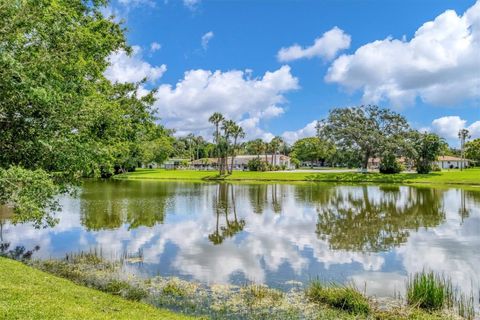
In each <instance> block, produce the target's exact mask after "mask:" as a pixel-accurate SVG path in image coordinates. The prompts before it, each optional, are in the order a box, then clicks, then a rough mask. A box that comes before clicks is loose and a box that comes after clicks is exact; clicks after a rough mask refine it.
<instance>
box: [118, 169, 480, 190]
mask: <svg viewBox="0 0 480 320" xmlns="http://www.w3.org/2000/svg"><path fill="white" fill-rule="evenodd" d="M114 178H115V179H126V180H197V181H198V180H200V181H267V182H268V181H272V182H296V181H310V182H346V183H352V182H354V183H403V184H442V185H466V186H480V169H467V170H464V171H459V170H451V171H442V172H432V173H429V174H417V173H399V174H381V173H368V174H363V173H358V172H350V171H346V172H338V171H335V172H329V171H328V170H325V171H319V172H318V173H317V172H295V171H291V172H285V171H281V172H280V171H279V172H274V171H271V172H253V171H234V172H233V174H231V175H228V176H219V175H218V173H217V172H216V171H195V170H164V169H138V170H137V171H135V172H129V173H125V174H121V175H118V176H115V177H114Z"/></svg>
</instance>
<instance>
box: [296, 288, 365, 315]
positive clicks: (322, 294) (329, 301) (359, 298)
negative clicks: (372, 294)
mask: <svg viewBox="0 0 480 320" xmlns="http://www.w3.org/2000/svg"><path fill="white" fill-rule="evenodd" d="M305 295H306V297H307V299H308V300H310V301H312V302H316V303H323V304H326V305H328V306H330V307H334V308H337V309H341V310H344V311H347V312H351V313H353V314H368V313H370V304H369V302H368V299H367V298H366V297H365V296H364V295H363V294H361V293H360V292H358V290H356V289H355V288H352V287H338V286H336V287H324V286H323V285H322V284H321V283H320V281H318V280H315V281H313V282H312V283H310V285H309V287H308V288H307V289H306V292H305Z"/></svg>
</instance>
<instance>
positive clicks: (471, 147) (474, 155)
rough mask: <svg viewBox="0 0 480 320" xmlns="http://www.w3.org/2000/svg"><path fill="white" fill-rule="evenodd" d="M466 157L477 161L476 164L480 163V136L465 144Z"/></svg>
mask: <svg viewBox="0 0 480 320" xmlns="http://www.w3.org/2000/svg"><path fill="white" fill-rule="evenodd" d="M465 157H466V158H467V159H469V160H473V161H475V165H477V166H478V165H480V138H478V139H474V140H472V141H469V142H467V143H466V144H465Z"/></svg>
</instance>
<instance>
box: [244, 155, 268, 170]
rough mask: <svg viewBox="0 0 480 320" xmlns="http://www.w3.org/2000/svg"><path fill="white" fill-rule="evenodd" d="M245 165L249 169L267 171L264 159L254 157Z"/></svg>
mask: <svg viewBox="0 0 480 320" xmlns="http://www.w3.org/2000/svg"><path fill="white" fill-rule="evenodd" d="M247 167H248V170H250V171H267V169H268V167H269V165H268V163H266V162H265V161H262V160H260V159H259V158H256V159H252V160H250V161H248V163H247Z"/></svg>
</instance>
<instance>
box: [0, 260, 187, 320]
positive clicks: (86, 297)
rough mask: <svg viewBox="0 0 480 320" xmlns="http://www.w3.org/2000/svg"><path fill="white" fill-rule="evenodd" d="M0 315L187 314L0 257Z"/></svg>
mask: <svg viewBox="0 0 480 320" xmlns="http://www.w3.org/2000/svg"><path fill="white" fill-rule="evenodd" d="M0 270H1V272H0V292H1V294H0V318H1V319H171V320H183V319H190V318H188V317H185V316H182V315H177V314H174V313H172V312H169V311H165V310H161V309H157V308H154V307H151V306H149V305H146V304H143V303H139V302H133V301H127V300H125V299H122V298H120V297H115V296H112V295H109V294H106V293H102V292H99V291H96V290H93V289H89V288H85V287H82V286H78V285H76V284H74V283H72V282H70V281H68V280H65V279H61V278H58V277H55V276H52V275H49V274H47V273H45V272H42V271H39V270H36V269H34V268H31V267H28V266H25V265H23V264H22V263H20V262H16V261H13V260H9V259H5V258H0Z"/></svg>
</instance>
